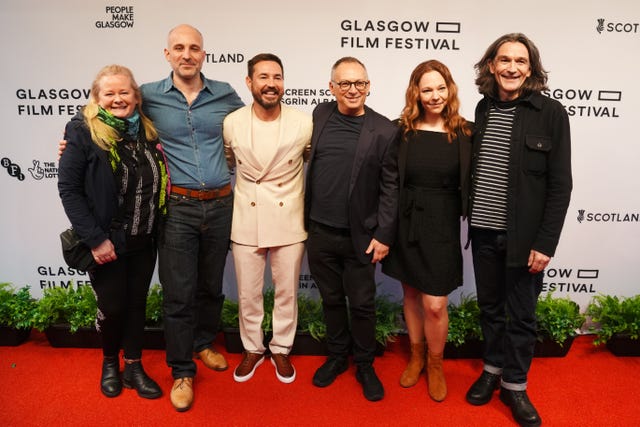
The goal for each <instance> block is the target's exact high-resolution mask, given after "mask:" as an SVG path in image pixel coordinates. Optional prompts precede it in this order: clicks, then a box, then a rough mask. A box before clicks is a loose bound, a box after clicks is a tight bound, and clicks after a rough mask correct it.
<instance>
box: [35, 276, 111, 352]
mask: <svg viewBox="0 0 640 427" xmlns="http://www.w3.org/2000/svg"><path fill="white" fill-rule="evenodd" d="M96 311H97V304H96V297H95V294H94V293H93V289H92V288H91V287H90V286H79V287H78V288H77V289H74V288H73V287H72V286H69V287H66V288H64V287H59V288H48V289H45V290H44V294H43V296H42V298H41V299H40V300H39V301H38V306H37V309H36V313H35V315H34V320H33V326H34V327H35V328H36V329H38V330H40V331H44V333H45V336H46V337H47V339H48V340H49V343H50V344H51V345H52V346H53V347H90V348H99V347H101V343H100V337H99V336H98V333H97V331H96V328H95V320H96Z"/></svg>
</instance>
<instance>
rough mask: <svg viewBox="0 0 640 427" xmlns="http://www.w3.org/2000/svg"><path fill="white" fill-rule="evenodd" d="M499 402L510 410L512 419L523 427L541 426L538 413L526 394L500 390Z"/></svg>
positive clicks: (504, 389) (524, 392)
mask: <svg viewBox="0 0 640 427" xmlns="http://www.w3.org/2000/svg"><path fill="white" fill-rule="evenodd" d="M500 400H502V402H503V403H504V404H505V405H507V406H508V407H510V408H511V413H512V414H513V418H514V419H515V420H516V422H517V423H518V424H520V425H521V426H523V427H538V426H539V425H540V424H542V420H541V419H540V415H538V411H536V408H534V407H533V404H532V403H531V401H530V400H529V396H527V392H526V391H525V390H523V391H513V390H507V389H506V388H504V387H502V388H500Z"/></svg>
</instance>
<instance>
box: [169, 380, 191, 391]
mask: <svg viewBox="0 0 640 427" xmlns="http://www.w3.org/2000/svg"><path fill="white" fill-rule="evenodd" d="M185 382H187V383H188V382H190V381H189V378H180V382H179V383H178V384H176V385H175V386H173V389H174V390H177V389H180V390H182V386H183V385H184V383H185Z"/></svg>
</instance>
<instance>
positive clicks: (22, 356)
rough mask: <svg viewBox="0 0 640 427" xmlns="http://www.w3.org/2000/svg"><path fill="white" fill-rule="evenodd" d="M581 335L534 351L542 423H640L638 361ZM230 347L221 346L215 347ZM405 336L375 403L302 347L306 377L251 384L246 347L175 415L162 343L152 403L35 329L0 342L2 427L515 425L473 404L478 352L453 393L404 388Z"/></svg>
mask: <svg viewBox="0 0 640 427" xmlns="http://www.w3.org/2000/svg"><path fill="white" fill-rule="evenodd" d="M592 339H593V338H592V337H590V336H584V337H579V338H578V339H576V341H575V342H574V343H573V346H572V347H571V350H570V351H569V354H568V355H567V356H566V357H564V358H536V359H534V362H533V367H532V369H531V373H530V376H529V396H530V398H531V400H532V402H534V404H535V405H536V407H537V409H538V411H539V412H540V415H541V417H542V420H543V425H545V426H598V427H600V426H637V425H640V402H639V401H638V398H637V392H638V391H637V390H638V387H639V379H640V358H635V357H616V356H613V355H612V354H611V353H609V351H608V350H607V349H606V348H604V347H597V348H596V347H593V345H592V344H591V342H592ZM218 347H219V349H221V350H222V349H223V348H224V347H223V345H222V343H220V345H218ZM406 347H407V346H406V342H404V341H401V342H396V343H392V344H390V346H389V347H388V348H387V351H386V352H385V353H384V355H383V356H382V357H379V358H377V359H376V363H375V368H376V371H377V372H378V375H379V376H380V378H381V380H382V382H383V383H384V385H385V392H386V395H385V398H384V399H383V400H382V401H380V402H376V403H372V402H368V401H366V400H365V399H364V397H363V396H362V391H361V388H360V385H359V384H358V383H357V381H356V380H355V375H354V371H355V368H353V367H352V368H351V369H350V370H349V371H347V372H346V373H345V374H343V375H341V376H340V377H338V379H337V380H336V382H335V383H334V384H332V385H331V386H329V387H327V388H326V389H319V388H316V387H314V386H313V385H312V384H311V378H312V376H313V373H314V372H315V369H316V368H317V367H318V366H319V365H320V364H321V363H322V362H323V360H324V358H323V357H320V356H294V357H292V361H293V363H294V365H295V366H296V369H297V371H298V378H297V380H296V381H295V382H294V383H292V384H282V383H280V382H279V381H278V380H277V379H276V377H275V374H274V370H273V366H272V365H271V363H268V362H267V363H264V364H263V365H262V366H260V367H259V368H258V370H257V371H256V374H255V376H254V377H253V378H252V379H251V380H250V381H248V382H246V383H242V384H239V383H236V382H234V381H233V376H232V369H233V368H234V367H235V366H236V365H237V363H239V361H240V355H239V354H229V355H227V357H228V360H229V363H230V365H231V367H230V369H229V370H227V371H225V372H213V371H210V370H207V369H206V368H204V367H202V365H200V362H197V363H198V364H199V365H198V368H199V373H198V376H197V377H196V381H195V393H196V399H195V402H194V406H193V407H192V409H191V410H190V411H188V412H185V413H178V412H176V411H175V410H174V409H173V407H172V406H171V403H170V402H169V398H168V393H169V390H170V386H171V384H172V379H171V376H170V373H169V369H168V368H167V367H166V365H165V362H164V351H160V350H146V351H145V353H144V356H143V363H144V366H145V368H146V370H147V372H148V373H149V374H150V375H151V376H152V377H153V378H154V379H155V380H156V381H158V383H159V384H160V385H161V386H162V388H163V390H164V391H165V395H164V396H163V397H162V398H160V399H158V400H146V399H141V398H139V397H138V396H137V394H136V393H135V391H133V390H126V389H125V390H124V391H123V393H122V395H120V396H119V397H116V398H114V399H108V398H106V397H104V396H103V395H102V394H101V393H100V389H99V384H98V383H99V376H100V366H101V360H102V356H101V351H100V350H96V349H61V348H52V347H51V346H50V345H49V343H48V342H47V340H46V338H45V337H44V335H42V334H40V333H37V332H32V334H31V339H30V340H29V341H27V342H26V343H25V344H22V345H21V346H18V347H0V386H1V387H0V390H1V391H0V393H1V397H0V426H3V427H8V426H154V427H158V426H169V425H203V426H210V425H211V426H213V425H223V426H234V425H239V426H254V425H255V426H302V425H309V426H329V425H331V426H335V425H338V426H372V425H382V426H422V425H428V426H447V427H451V426H514V425H516V424H515V423H514V422H513V421H512V418H511V414H510V412H509V410H508V409H507V407H506V406H505V405H504V404H502V402H500V400H499V399H498V398H497V394H496V395H495V397H494V399H493V400H492V401H491V402H490V403H489V404H487V405H485V406H481V407H474V406H471V405H469V404H467V403H466V402H465V400H464V395H465V393H466V391H467V388H468V387H469V385H470V384H471V383H472V382H473V381H474V380H475V378H476V376H477V375H478V374H479V372H480V369H481V362H480V361H479V360H473V359H457V360H453V359H447V360H445V364H444V366H445V372H446V374H447V382H448V387H449V395H448V397H447V399H446V400H445V401H444V402H442V403H436V402H433V401H432V400H431V399H429V397H428V396H427V386H426V382H425V381H421V382H420V383H419V384H418V385H417V386H415V387H413V388H410V389H403V388H402V387H400V386H399V385H398V379H399V376H400V373H401V372H402V370H403V369H404V366H405V363H406V360H407V358H408V354H407V351H406Z"/></svg>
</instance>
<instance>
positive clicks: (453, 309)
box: [444, 295, 482, 359]
mask: <svg viewBox="0 0 640 427" xmlns="http://www.w3.org/2000/svg"><path fill="white" fill-rule="evenodd" d="M447 312H448V314H449V331H448V333H447V342H446V343H445V346H444V356H445V358H449V359H457V358H479V357H482V330H481V329H480V308H479V307H478V301H477V300H476V298H475V296H472V295H470V296H465V295H460V301H459V302H458V304H451V303H450V304H449V305H448V306H447Z"/></svg>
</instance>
